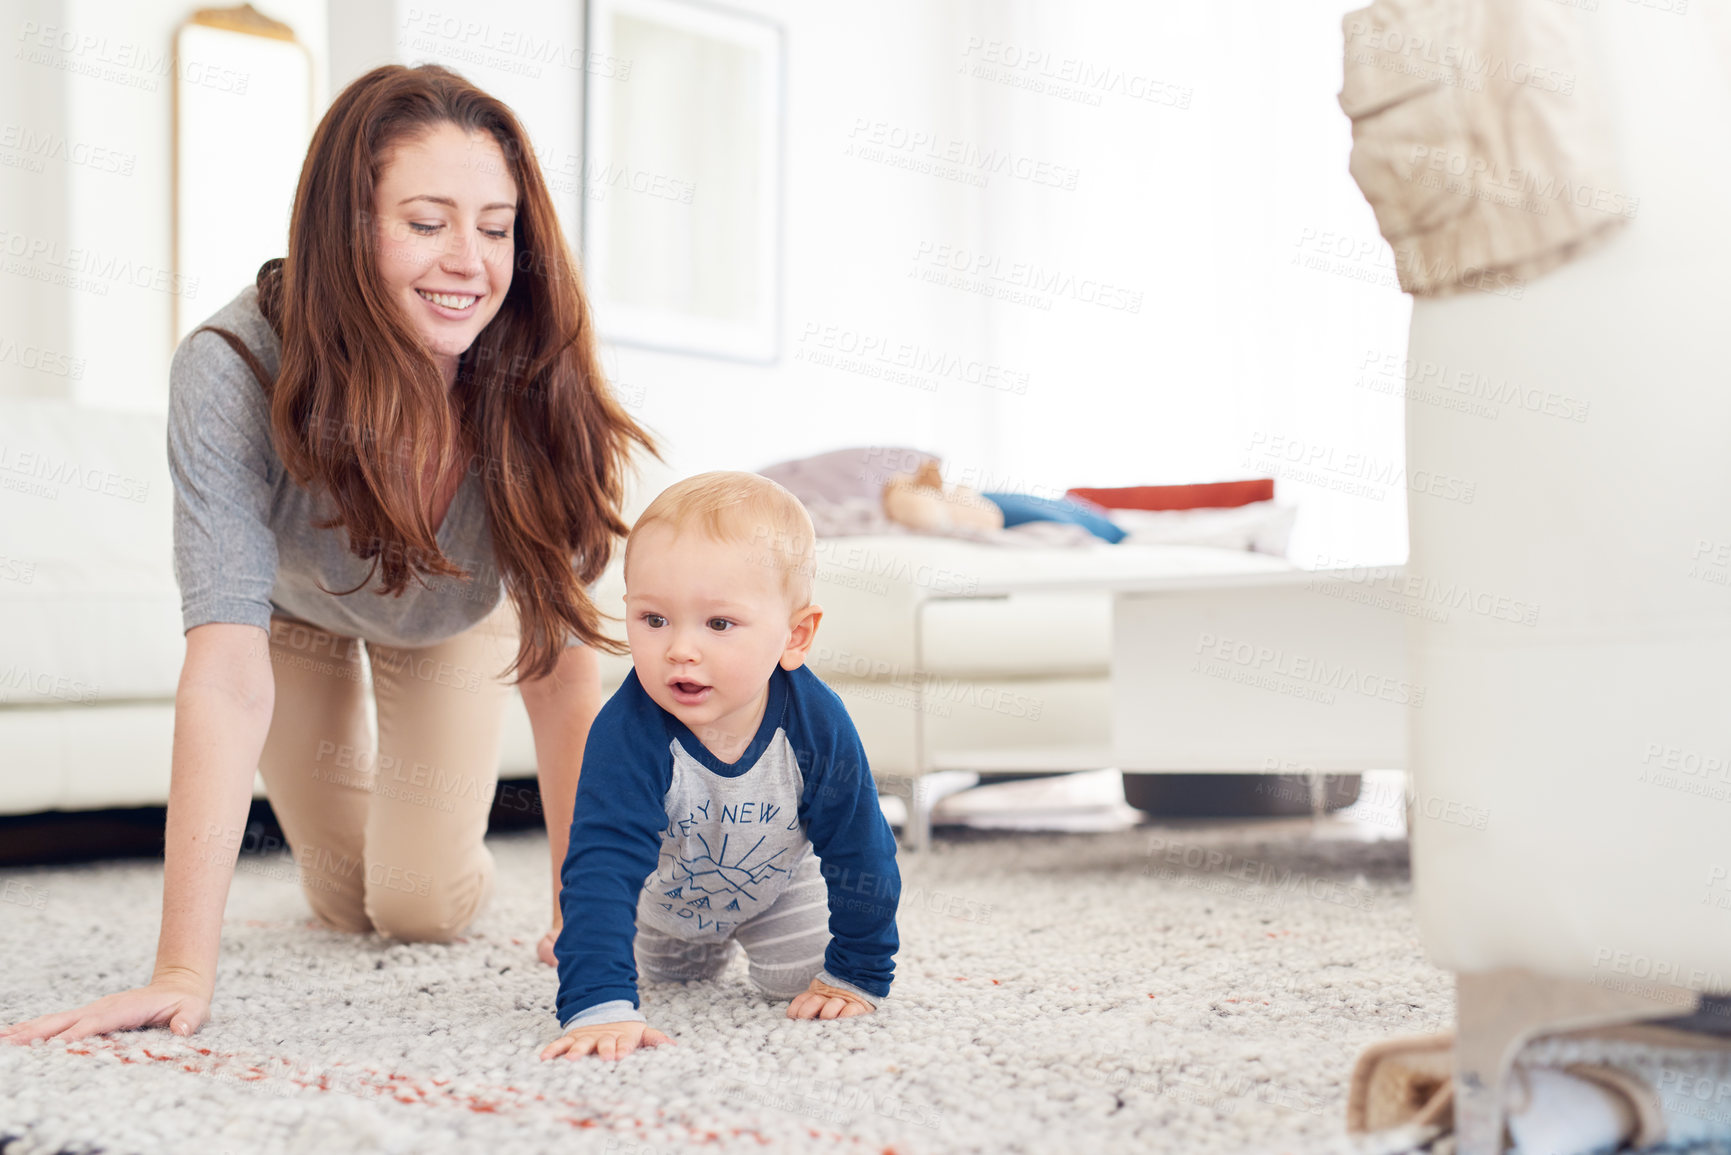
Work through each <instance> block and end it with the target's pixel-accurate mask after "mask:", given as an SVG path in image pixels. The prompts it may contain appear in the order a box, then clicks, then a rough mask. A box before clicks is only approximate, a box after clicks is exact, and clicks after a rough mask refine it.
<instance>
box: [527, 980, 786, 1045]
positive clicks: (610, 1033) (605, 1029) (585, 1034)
mask: <svg viewBox="0 0 1731 1155" xmlns="http://www.w3.org/2000/svg"><path fill="white" fill-rule="evenodd" d="M801 997H802V998H803V997H804V996H803V995H802V996H801ZM662 1043H666V1044H668V1045H669V1046H677V1045H678V1044H677V1043H674V1041H673V1040H672V1039H670V1038H668V1037H667V1036H666V1035H664V1034H662V1033H661V1032H660V1031H658V1030H656V1029H655V1028H654V1027H652V1026H650V1025H649V1024H647V1023H590V1024H589V1025H587V1026H583V1027H572V1028H571V1029H570V1030H569V1031H566V1032H565V1033H564V1034H563V1035H560V1036H559V1037H558V1038H557V1039H554V1040H553V1041H552V1042H551V1043H548V1044H547V1046H546V1047H545V1048H544V1049H543V1050H542V1051H541V1057H542V1058H543V1059H557V1058H558V1057H559V1056H560V1055H564V1056H565V1057H566V1058H567V1059H577V1058H581V1057H582V1056H584V1055H587V1054H588V1053H589V1052H591V1051H593V1052H595V1057H596V1058H598V1059H623V1058H624V1057H625V1056H626V1055H629V1054H630V1053H631V1052H632V1051H635V1050H636V1049H637V1048H638V1047H639V1046H644V1047H659V1046H660V1045H661V1044H662Z"/></svg>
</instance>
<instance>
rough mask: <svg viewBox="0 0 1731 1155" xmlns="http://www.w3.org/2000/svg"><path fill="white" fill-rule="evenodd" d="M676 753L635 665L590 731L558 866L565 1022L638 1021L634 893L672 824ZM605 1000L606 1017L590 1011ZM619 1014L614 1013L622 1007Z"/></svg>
mask: <svg viewBox="0 0 1731 1155" xmlns="http://www.w3.org/2000/svg"><path fill="white" fill-rule="evenodd" d="M672 779H673V757H672V754H671V752H670V750H669V739H668V737H667V728H666V724H665V722H664V721H663V719H662V718H661V714H660V710H659V708H658V707H657V706H656V705H655V703H654V702H653V701H652V700H651V699H650V697H649V695H648V694H646V693H644V692H643V687H642V685H641V684H640V683H639V682H638V680H637V672H636V671H635V670H633V671H632V672H631V673H629V674H627V675H626V676H625V681H624V683H623V684H622V685H621V686H620V687H619V689H618V690H617V691H615V692H614V694H613V696H612V697H611V698H609V699H608V700H607V703H606V704H605V705H604V706H602V707H601V712H600V713H599V714H597V715H596V716H595V723H594V725H593V726H591V727H590V730H589V739H588V742H587V744H586V745H585V747H584V750H583V772H582V774H581V775H580V776H579V778H578V780H577V800H576V806H575V809H574V811H573V814H572V817H571V842H570V845H569V847H568V848H567V849H566V852H565V862H564V865H563V866H562V867H561V868H560V871H559V880H560V890H559V908H560V911H561V912H562V914H563V917H564V925H563V927H561V928H560V931H559V937H558V938H557V939H555V940H554V943H553V954H554V957H555V958H556V959H557V961H558V964H559V997H558V1001H557V1004H556V1007H557V1013H558V1016H559V1024H560V1026H562V1027H567V1028H568V1027H569V1026H570V1025H571V1024H572V1021H573V1020H576V1019H579V1017H581V1021H583V1022H591V1021H600V1022H619V1021H623V1020H626V1019H639V1020H640V1019H641V1018H642V1015H641V1014H640V1013H638V1012H636V1011H635V1010H633V1011H632V1013H629V1014H627V1013H624V1011H625V1009H626V1008H627V1007H629V1008H636V1007H637V1006H638V1000H637V963H636V958H635V956H634V955H633V953H632V946H633V943H634V942H635V940H636V936H637V896H638V893H639V892H640V891H641V890H642V889H643V880H644V879H645V878H648V877H649V874H650V872H651V871H653V870H654V869H655V865H656V861H657V859H658V858H659V856H660V852H661V832H662V831H663V830H664V829H666V826H667V802H666V800H667V790H668V787H669V786H670V785H671V783H672ZM602 1004H619V1005H618V1006H617V1007H609V1008H606V1013H605V1014H601V1013H598V1014H596V1015H585V1014H584V1012H586V1011H589V1010H591V1009H593V1008H598V1007H601V1006H602ZM615 1012H617V1013H615Z"/></svg>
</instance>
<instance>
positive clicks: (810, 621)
mask: <svg viewBox="0 0 1731 1155" xmlns="http://www.w3.org/2000/svg"><path fill="white" fill-rule="evenodd" d="M822 620H823V607H822V606H820V605H818V604H817V603H816V602H812V603H811V604H810V605H808V606H806V607H805V608H804V609H802V610H795V611H794V613H793V620H792V621H791V622H789V623H788V638H787V648H786V649H784V650H783V651H782V652H781V668H782V669H784V670H797V669H799V668H800V667H801V666H802V665H804V664H805V657H806V652H807V651H809V650H810V649H811V643H812V640H813V639H814V638H816V637H817V624H818V623H819V622H821V621H822Z"/></svg>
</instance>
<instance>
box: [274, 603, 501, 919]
mask: <svg viewBox="0 0 1731 1155" xmlns="http://www.w3.org/2000/svg"><path fill="white" fill-rule="evenodd" d="M270 652H271V669H272V671H273V672H274V674H275V676H276V710H275V712H274V713H273V714H272V715H271V722H270V733H269V735H268V736H267V737H266V738H265V745H264V752H263V754H262V755H261V756H260V758H259V772H260V773H261V774H262V775H263V777H264V783H265V789H266V791H267V793H268V794H269V797H270V803H271V807H272V809H273V810H275V811H276V816H277V821H278V822H280V823H281V824H282V828H283V833H284V834H285V835H286V836H287V838H288V844H289V848H290V850H291V851H292V852H293V854H294V859H295V862H296V863H297V864H298V865H299V867H300V879H301V887H302V888H303V889H304V890H305V891H306V896H307V901H308V902H310V903H311V904H312V908H313V913H314V914H316V915H317V916H318V917H319V919H320V920H321V921H322V922H324V923H326V924H328V925H330V926H332V927H335V928H337V929H338V930H346V931H354V932H366V931H370V930H377V931H379V932H380V933H381V934H385V935H389V936H390V937H392V938H398V939H408V940H416V941H430V942H448V941H450V940H451V939H452V938H454V937H456V936H457V935H458V934H459V933H461V932H462V930H463V929H464V928H465V927H466V926H468V925H469V923H470V922H471V921H472V920H473V919H474V917H475V915H476V914H478V913H479V912H480V910H481V908H482V906H484V905H485V904H486V902H487V899H488V897H489V896H490V895H491V894H492V892H493V857H492V855H491V854H490V853H488V851H487V848H486V846H484V845H483V844H482V838H483V837H484V836H485V834H486V833H487V815H488V813H489V811H490V810H491V808H492V804H493V789H494V786H495V784H496V783H497V781H498V777H499V740H500V729H501V725H502V721H503V717H504V709H505V704H506V702H507V700H508V698H509V696H510V694H511V693H512V692H513V688H512V686H511V685H510V683H508V682H503V681H501V680H500V674H501V673H502V672H503V670H504V669H505V667H506V666H507V665H509V664H510V662H511V660H512V658H514V657H515V656H516V653H517V618H516V614H515V612H514V608H513V607H512V605H511V601H510V599H509V598H508V597H507V598H506V599H505V600H504V601H503V602H502V603H501V604H500V606H499V608H498V609H496V610H495V611H494V612H493V613H492V614H490V615H489V616H488V617H487V618H485V619H484V620H482V621H481V622H480V623H478V624H477V625H475V626H473V627H472V628H470V629H469V630H467V631H465V632H463V633H461V634H458V635H457V636H456V637H453V638H449V639H447V640H446V641H443V642H439V643H436V644H434V645H430V646H424V647H420V648H416V649H399V648H397V647H394V646H383V645H375V644H373V643H371V642H366V643H363V642H362V641H361V639H359V638H352V637H345V636H343V635H341V634H333V633H331V632H330V631H328V630H324V629H320V628H319V627H317V626H314V625H310V624H308V623H307V622H303V621H301V620H300V619H298V618H292V617H288V616H286V615H273V616H272V618H271V629H270ZM363 654H364V656H365V659H366V661H367V662H368V664H369V665H370V666H371V668H372V677H373V696H374V699H375V701H376V702H377V705H378V722H379V733H378V741H377V743H376V744H375V743H374V741H373V737H372V734H371V733H370V732H369V728H368V725H367V714H366V699H365V693H366V687H365V685H364V684H363V682H362V673H361V661H362V657H363Z"/></svg>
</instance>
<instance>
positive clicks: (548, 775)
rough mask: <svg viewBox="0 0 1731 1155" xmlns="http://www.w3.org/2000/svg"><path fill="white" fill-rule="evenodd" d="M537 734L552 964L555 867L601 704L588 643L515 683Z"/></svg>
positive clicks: (545, 958)
mask: <svg viewBox="0 0 1731 1155" xmlns="http://www.w3.org/2000/svg"><path fill="white" fill-rule="evenodd" d="M519 690H520V692H521V693H522V695H523V705H524V707H525V708H526V709H527V710H528V713H529V728H530V729H531V730H533V731H534V734H535V776H536V778H537V779H538V780H539V782H540V785H541V817H542V820H543V821H544V822H545V823H546V824H547V852H548V855H549V858H550V860H551V861H550V865H551V870H552V877H553V929H552V930H550V931H548V932H547V934H546V935H545V936H544V937H543V938H542V939H541V943H540V946H539V947H538V948H537V952H536V953H537V954H539V955H540V957H541V961H542V962H544V963H546V964H547V965H548V966H552V965H554V960H553V940H554V939H556V938H557V937H558V935H559V928H560V926H561V925H562V921H561V916H560V909H559V870H560V867H561V866H563V865H564V862H565V848H566V843H567V841H568V840H569V839H570V837H571V808H572V805H573V803H575V802H576V800H577V780H578V777H579V776H580V775H581V773H582V770H583V747H584V745H585V744H586V743H587V742H588V740H589V727H590V726H591V725H592V724H593V723H594V721H595V715H596V714H597V713H598V712H599V711H600V709H601V662H600V659H599V658H598V657H597V656H596V653H595V651H594V650H592V649H590V648H589V647H588V646H569V647H567V648H566V650H565V652H564V653H563V654H561V655H560V656H559V664H558V665H557V666H555V667H554V669H553V672H552V673H551V674H549V675H548V676H547V677H545V678H540V679H537V680H536V681H533V682H524V683H522V685H521V686H519Z"/></svg>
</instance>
